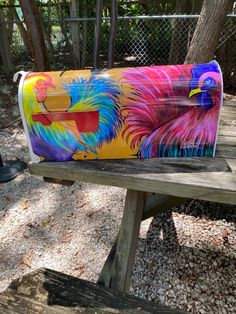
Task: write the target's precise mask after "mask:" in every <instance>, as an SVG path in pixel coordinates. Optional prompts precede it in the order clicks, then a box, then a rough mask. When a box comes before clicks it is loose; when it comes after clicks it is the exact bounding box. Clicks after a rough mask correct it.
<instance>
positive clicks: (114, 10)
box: [108, 0, 118, 69]
mask: <svg viewBox="0 0 236 314" xmlns="http://www.w3.org/2000/svg"><path fill="white" fill-rule="evenodd" d="M117 14H118V6H117V1H116V0H111V26H110V38H109V48H108V68H109V69H110V68H112V67H113V65H114V57H115V40H116V31H117Z"/></svg>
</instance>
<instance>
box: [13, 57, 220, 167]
mask: <svg viewBox="0 0 236 314" xmlns="http://www.w3.org/2000/svg"><path fill="white" fill-rule="evenodd" d="M222 89H223V82H222V74H221V70H220V67H219V65H218V63H217V62H216V61H212V62H210V63H208V64H195V65H169V66H149V67H140V68H117V69H112V70H104V71H90V70H78V71H64V72H61V71H58V72H41V73H34V72H29V73H24V75H23V76H22V78H21V81H20V86H19V103H20V110H21V115H22V119H23V123H24V127H25V131H26V133H27V135H28V140H29V148H30V153H31V158H32V161H33V162H38V161H41V160H48V161H50V160H51V161H66V160H77V159H96V158H98V159H100V158H101V159H105V158H154V157H199V156H200V157H201V156H214V153H215V146H216V137H217V129H218V124H219V116H220V108H221V104H222V94H223V93H222Z"/></svg>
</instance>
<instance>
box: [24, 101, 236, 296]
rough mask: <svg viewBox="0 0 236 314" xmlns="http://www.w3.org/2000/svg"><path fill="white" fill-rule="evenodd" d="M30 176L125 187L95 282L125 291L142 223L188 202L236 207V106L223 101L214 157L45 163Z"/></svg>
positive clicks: (35, 165)
mask: <svg viewBox="0 0 236 314" xmlns="http://www.w3.org/2000/svg"><path fill="white" fill-rule="evenodd" d="M30 172H31V174H33V175H38V176H43V177H48V178H55V179H60V180H67V181H76V180H79V181H84V182H90V183H97V184H105V185H111V186H117V187H123V188H127V195H126V201H125V206H124V213H123V219H122V222H121V227H120V231H119V234H118V236H117V239H116V241H115V243H114V245H113V247H112V249H111V251H110V254H109V256H108V258H107V260H106V263H105V265H104V267H103V270H102V272H101V274H100V277H99V280H98V282H99V283H102V284H103V285H104V286H106V287H111V288H114V289H116V290H120V291H125V292H128V291H129V286H130V278H131V274H132V269H133V263H134V258H135V251H136V244H137V239H138V235H139V229H140V223H141V221H142V220H143V219H146V218H149V217H151V216H154V215H155V214H157V213H158V212H160V211H162V210H165V209H168V208H171V207H173V206H175V205H177V204H180V203H182V202H184V201H186V200H187V199H201V200H206V201H214V202H221V203H229V204H236V103H234V102H225V103H224V106H223V110H222V115H221V122H220V131H219V136H218V145H217V151H216V157H215V158H197V159H146V160H131V159H130V160H91V161H80V162H78V161H71V162H43V163H39V164H31V165H30ZM146 192H152V193H156V194H155V195H154V196H151V197H148V198H146V195H147V193H146Z"/></svg>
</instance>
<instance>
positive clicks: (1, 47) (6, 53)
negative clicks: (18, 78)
mask: <svg viewBox="0 0 236 314" xmlns="http://www.w3.org/2000/svg"><path fill="white" fill-rule="evenodd" d="M0 20H1V21H3V20H4V16H3V12H2V9H0ZM0 40H1V44H0V54H1V57H2V63H3V65H2V68H3V71H4V73H5V74H10V73H11V72H12V71H13V64H12V61H11V52H10V46H9V42H8V36H7V28H6V24H4V23H0Z"/></svg>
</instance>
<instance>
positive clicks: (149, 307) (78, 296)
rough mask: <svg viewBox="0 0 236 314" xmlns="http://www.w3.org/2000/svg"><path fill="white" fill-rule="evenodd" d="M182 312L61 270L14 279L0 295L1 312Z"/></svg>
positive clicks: (64, 313)
mask: <svg viewBox="0 0 236 314" xmlns="http://www.w3.org/2000/svg"><path fill="white" fill-rule="evenodd" d="M81 312H83V313H86V314H88V313H90V314H92V313H97V314H102V313H103V314H106V313H117V314H119V313H123V314H125V313H132V314H134V313H140V314H144V313H160V314H171V313H173V314H174V313H175V314H177V313H179V314H181V313H183V312H181V311H177V310H176V311H175V310H172V309H170V308H167V307H165V306H162V305H159V304H155V303H152V302H149V301H145V300H142V299H139V298H136V297H132V296H129V295H128V294H123V293H119V292H118V291H114V290H111V289H106V288H104V287H101V286H98V285H96V284H94V283H91V282H88V281H85V280H82V279H78V278H75V277H72V276H69V275H66V274H63V273H59V272H56V271H53V270H49V269H46V268H41V269H39V270H36V271H34V272H32V273H29V274H27V275H25V276H23V277H22V278H19V279H16V280H14V281H13V282H12V283H11V284H10V286H9V287H8V288H7V290H5V291H4V293H3V294H1V295H0V313H4V314H12V313H14V314H56V313H57V314H58V313H61V314H69V313H81Z"/></svg>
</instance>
